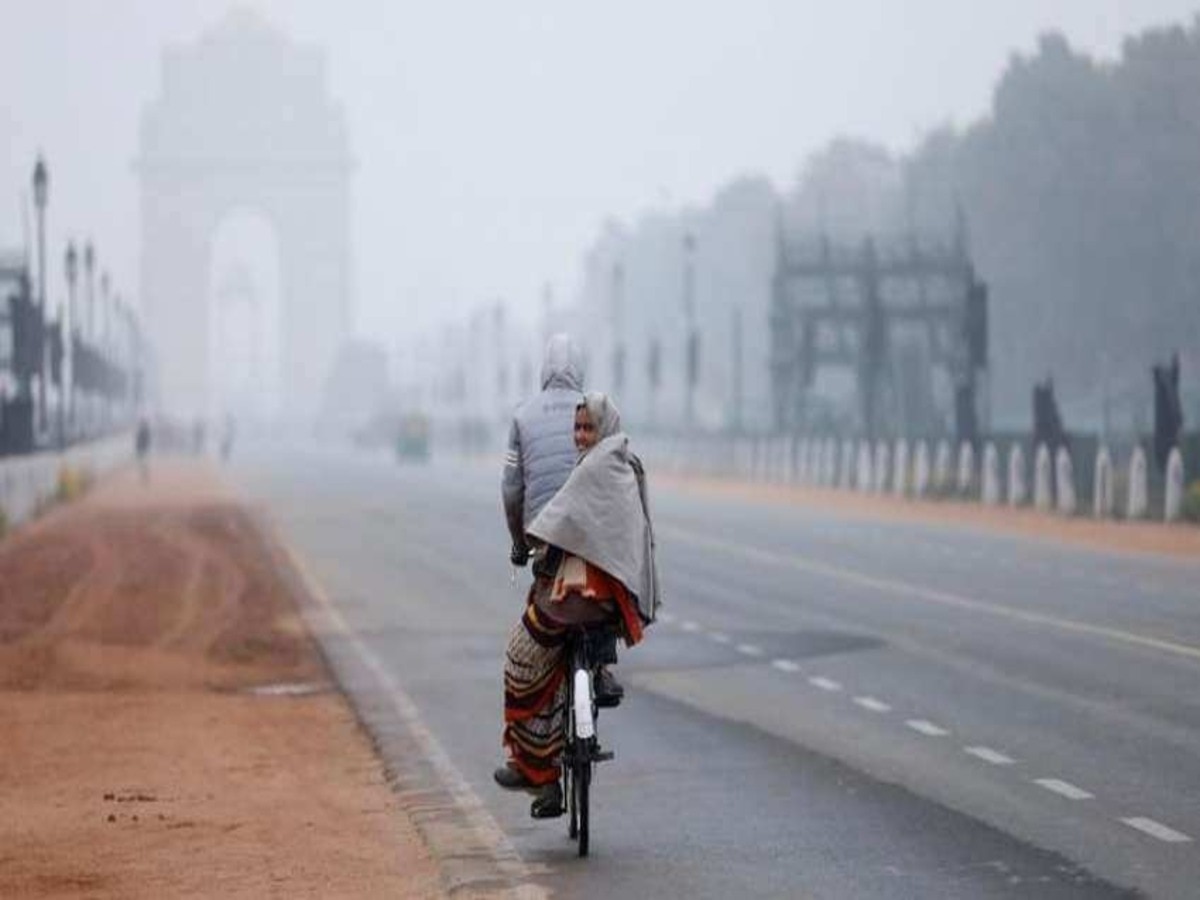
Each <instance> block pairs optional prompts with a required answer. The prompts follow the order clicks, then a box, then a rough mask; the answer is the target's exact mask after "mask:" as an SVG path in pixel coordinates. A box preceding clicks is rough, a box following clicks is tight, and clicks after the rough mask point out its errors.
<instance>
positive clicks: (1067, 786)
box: [1033, 778, 1092, 800]
mask: <svg viewBox="0 0 1200 900" xmlns="http://www.w3.org/2000/svg"><path fill="white" fill-rule="evenodd" d="M1033 783H1034V784H1037V785H1041V786H1042V787H1044V788H1045V789H1046V790H1048V791H1053V792H1054V793H1056V794H1061V795H1062V796H1063V797H1066V798H1067V799H1068V800H1091V799H1092V795H1091V794H1089V793H1088V792H1087V791H1085V790H1084V789H1083V788H1081V787H1075V785H1073V784H1071V782H1069V781H1060V780H1059V779H1057V778H1035V779H1034V780H1033Z"/></svg>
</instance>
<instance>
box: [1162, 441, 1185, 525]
mask: <svg viewBox="0 0 1200 900" xmlns="http://www.w3.org/2000/svg"><path fill="white" fill-rule="evenodd" d="M1182 514H1183V454H1182V453H1180V452H1179V448H1178V447H1172V448H1171V453H1170V455H1169V456H1168V457H1167V494H1166V504H1165V505H1164V506H1163V519H1164V520H1166V521H1167V522H1177V521H1179V517H1180V516H1181V515H1182Z"/></svg>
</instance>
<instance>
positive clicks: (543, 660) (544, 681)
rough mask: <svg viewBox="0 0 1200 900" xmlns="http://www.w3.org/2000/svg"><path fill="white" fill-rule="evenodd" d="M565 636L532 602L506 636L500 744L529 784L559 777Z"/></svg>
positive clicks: (563, 697) (545, 781) (545, 782)
mask: <svg viewBox="0 0 1200 900" xmlns="http://www.w3.org/2000/svg"><path fill="white" fill-rule="evenodd" d="M531 596H532V594H531ZM566 640H567V630H566V629H565V628H563V627H561V626H559V625H556V624H555V623H553V622H551V621H550V620H549V619H548V618H546V617H545V616H544V615H542V614H540V613H539V612H538V610H537V607H536V606H534V604H533V603H532V602H531V603H529V604H528V605H527V606H526V607H525V614H524V615H523V616H521V621H520V622H518V623H517V624H516V626H514V628H513V630H512V633H511V634H510V635H509V638H508V651H507V653H506V654H505V660H504V746H505V747H507V748H508V752H509V757H510V762H511V763H512V765H514V766H516V767H517V769H518V770H520V772H521V773H522V774H523V775H524V776H525V777H526V778H528V779H529V780H530V781H531V782H532V783H533V784H549V783H550V782H552V781H556V780H557V779H558V777H559V764H558V760H559V756H560V755H561V754H562V748H563V712H564V704H565V702H566V685H565V676H566V664H565V663H566V661H565V659H564V649H565V646H566Z"/></svg>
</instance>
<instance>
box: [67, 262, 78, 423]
mask: <svg viewBox="0 0 1200 900" xmlns="http://www.w3.org/2000/svg"><path fill="white" fill-rule="evenodd" d="M64 263H65V265H66V270H67V319H68V325H67V334H66V336H65V337H64V338H63V340H64V341H65V346H64V350H65V352H64V356H63V361H64V363H66V364H68V372H69V373H70V377H69V378H64V379H63V380H64V381H65V382H66V384H67V397H68V399H69V403H70V407H69V414H70V423H71V432H72V433H74V431H75V377H76V372H75V344H76V340H77V333H78V331H79V318H78V311H77V309H76V307H75V281H76V279H77V278H78V277H79V254H78V253H77V252H76V250H75V242H74V241H70V242H69V243H68V244H67V255H66V258H65V260H64Z"/></svg>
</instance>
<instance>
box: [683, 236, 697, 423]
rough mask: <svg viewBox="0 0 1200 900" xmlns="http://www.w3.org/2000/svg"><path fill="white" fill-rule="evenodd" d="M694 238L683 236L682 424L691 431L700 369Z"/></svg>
mask: <svg viewBox="0 0 1200 900" xmlns="http://www.w3.org/2000/svg"><path fill="white" fill-rule="evenodd" d="M695 254H696V238H695V236H694V235H693V234H692V233H691V232H690V231H689V232H687V233H686V234H685V235H684V236H683V315H684V320H685V322H686V327H685V329H684V330H685V333H686V335H687V347H686V350H685V353H684V357H685V361H684V365H685V371H684V376H685V378H686V381H685V388H686V394H685V398H686V406H685V408H684V422H685V424H686V426H687V430H688V431H691V430H692V427H693V425H694V424H695V415H696V405H695V404H696V379H697V375H698V374H699V367H700V365H699V364H700V336H699V334H697V332H696V296H695V295H696V272H695Z"/></svg>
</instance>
